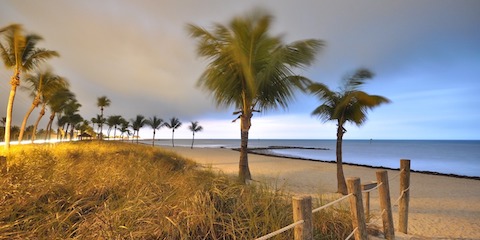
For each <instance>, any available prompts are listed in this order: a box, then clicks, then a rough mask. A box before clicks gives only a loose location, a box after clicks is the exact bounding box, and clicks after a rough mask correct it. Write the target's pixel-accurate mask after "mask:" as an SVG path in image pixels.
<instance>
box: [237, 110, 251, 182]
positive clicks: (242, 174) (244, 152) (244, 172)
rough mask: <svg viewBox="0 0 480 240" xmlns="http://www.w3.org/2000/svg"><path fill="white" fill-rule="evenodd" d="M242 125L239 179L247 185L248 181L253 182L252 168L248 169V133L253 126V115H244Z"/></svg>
mask: <svg viewBox="0 0 480 240" xmlns="http://www.w3.org/2000/svg"><path fill="white" fill-rule="evenodd" d="M240 120H241V123H240V125H241V126H240V131H241V132H240V137H241V144H240V162H239V171H238V178H239V180H240V182H241V183H246V182H247V180H251V179H252V176H251V174H250V168H249V167H248V131H249V130H250V126H251V123H250V121H251V114H242V116H241V118H240Z"/></svg>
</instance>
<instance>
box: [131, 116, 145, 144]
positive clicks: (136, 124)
mask: <svg viewBox="0 0 480 240" xmlns="http://www.w3.org/2000/svg"><path fill="white" fill-rule="evenodd" d="M130 121H131V122H132V128H133V136H135V132H136V133H137V143H138V138H139V135H140V128H142V127H143V126H144V125H145V122H146V120H145V117H144V116H143V115H137V117H136V118H135V119H131V120H130ZM132 142H133V138H132Z"/></svg>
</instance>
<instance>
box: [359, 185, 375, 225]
mask: <svg viewBox="0 0 480 240" xmlns="http://www.w3.org/2000/svg"><path fill="white" fill-rule="evenodd" d="M376 186H377V183H376V182H372V183H366V184H362V191H367V190H370V189H372V188H374V187H376ZM363 200H365V218H366V219H367V222H368V219H369V218H370V192H365V193H363Z"/></svg>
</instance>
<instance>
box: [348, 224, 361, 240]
mask: <svg viewBox="0 0 480 240" xmlns="http://www.w3.org/2000/svg"><path fill="white" fill-rule="evenodd" d="M357 230H358V227H356V228H355V229H353V231H352V233H350V235H348V237H347V238H345V240H348V239H350V238H351V237H352V236H353V234H355V232H356V231H357Z"/></svg>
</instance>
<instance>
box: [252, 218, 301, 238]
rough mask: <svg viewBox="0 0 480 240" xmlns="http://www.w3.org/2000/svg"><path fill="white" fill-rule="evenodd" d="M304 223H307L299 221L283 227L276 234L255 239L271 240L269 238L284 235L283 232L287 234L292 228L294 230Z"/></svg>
mask: <svg viewBox="0 0 480 240" xmlns="http://www.w3.org/2000/svg"><path fill="white" fill-rule="evenodd" d="M304 222H305V221H304V220H299V221H297V222H294V223H292V224H290V225H288V226H286V227H283V228H281V229H279V230H277V231H275V232H272V233H269V234H267V235H265V236H263V237H259V238H257V239H255V240H265V239H269V238H271V237H274V236H277V235H278V234H280V233H283V232H285V231H287V230H289V229H291V228H294V227H295V226H297V225H300V224H303V223H304Z"/></svg>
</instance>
